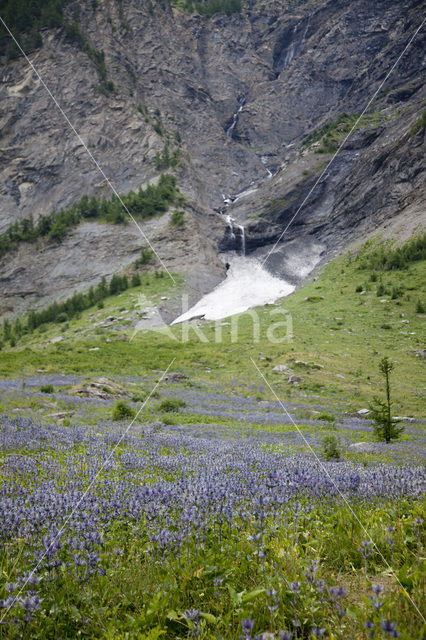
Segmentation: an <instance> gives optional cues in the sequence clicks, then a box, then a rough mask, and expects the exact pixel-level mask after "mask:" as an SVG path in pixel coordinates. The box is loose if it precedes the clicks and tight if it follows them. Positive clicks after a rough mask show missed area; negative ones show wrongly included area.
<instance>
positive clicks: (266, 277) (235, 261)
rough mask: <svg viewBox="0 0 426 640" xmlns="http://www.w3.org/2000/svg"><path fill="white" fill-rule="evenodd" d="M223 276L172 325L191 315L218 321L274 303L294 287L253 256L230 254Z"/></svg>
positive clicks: (184, 320)
mask: <svg viewBox="0 0 426 640" xmlns="http://www.w3.org/2000/svg"><path fill="white" fill-rule="evenodd" d="M228 262H229V264H230V267H229V269H228V272H227V277H226V278H225V280H223V282H221V283H220V284H219V285H218V286H217V287H216V288H215V289H213V291H211V292H210V293H208V294H207V295H205V296H204V297H203V298H201V300H199V301H198V302H197V304H196V305H194V306H193V307H192V308H191V309H189V310H188V311H186V312H185V313H182V315H180V316H179V317H178V318H176V319H175V320H173V322H172V324H178V323H180V322H186V321H188V320H192V319H193V318H203V319H204V320H220V319H221V318H227V317H228V316H232V315H235V314H237V313H243V311H247V309H251V308H252V307H257V306H260V305H264V304H268V303H271V302H275V301H276V300H279V299H280V298H284V297H285V296H288V295H289V294H290V293H292V292H293V291H294V289H295V287H294V286H293V285H291V284H289V283H288V282H286V281H285V280H281V279H280V278H276V277H275V276H273V275H271V274H270V273H269V272H268V271H267V270H266V269H265V268H264V267H262V265H261V264H260V262H259V261H258V260H257V259H255V258H248V257H245V256H232V257H231V258H230V259H229V261H228Z"/></svg>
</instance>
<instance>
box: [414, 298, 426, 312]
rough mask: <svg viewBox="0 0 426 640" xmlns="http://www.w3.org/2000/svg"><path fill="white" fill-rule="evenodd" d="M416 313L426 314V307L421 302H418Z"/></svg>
mask: <svg viewBox="0 0 426 640" xmlns="http://www.w3.org/2000/svg"><path fill="white" fill-rule="evenodd" d="M416 313H425V305H424V304H423V302H422V301H421V300H417V303H416Z"/></svg>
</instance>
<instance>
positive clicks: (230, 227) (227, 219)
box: [225, 216, 236, 242]
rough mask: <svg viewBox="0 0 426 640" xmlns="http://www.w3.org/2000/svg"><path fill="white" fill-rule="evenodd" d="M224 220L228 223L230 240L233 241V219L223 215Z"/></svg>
mask: <svg viewBox="0 0 426 640" xmlns="http://www.w3.org/2000/svg"><path fill="white" fill-rule="evenodd" d="M225 220H226V222H227V223H228V229H229V235H230V236H231V240H232V242H235V240H236V238H235V232H234V220H233V218H231V216H226V217H225Z"/></svg>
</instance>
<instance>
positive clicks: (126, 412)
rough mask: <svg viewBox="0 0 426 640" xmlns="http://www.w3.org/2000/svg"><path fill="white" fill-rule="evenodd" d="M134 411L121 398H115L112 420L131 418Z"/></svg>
mask: <svg viewBox="0 0 426 640" xmlns="http://www.w3.org/2000/svg"><path fill="white" fill-rule="evenodd" d="M134 415H135V412H134V411H133V409H132V407H130V406H129V405H128V404H126V403H125V402H124V401H123V400H117V402H116V403H115V405H114V406H113V408H112V419H113V420H125V419H126V418H133V417H134Z"/></svg>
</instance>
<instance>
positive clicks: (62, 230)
mask: <svg viewBox="0 0 426 640" xmlns="http://www.w3.org/2000/svg"><path fill="white" fill-rule="evenodd" d="M177 195H178V190H177V188H176V178H175V176H172V175H170V174H163V175H162V176H161V177H160V179H159V181H158V184H157V185H148V186H147V187H146V188H145V189H142V187H140V188H139V189H138V190H137V191H130V192H129V193H127V194H126V195H121V196H120V198H121V202H120V199H119V198H118V197H117V196H116V195H113V197H112V198H111V199H110V200H106V199H105V198H102V199H97V198H96V197H95V196H92V197H91V198H89V197H88V196H87V195H84V196H83V197H82V198H81V200H80V202H78V203H77V204H75V205H73V206H72V207H70V208H69V209H60V210H59V211H52V213H50V214H49V215H46V216H44V215H42V216H41V217H40V218H39V220H38V222H37V224H35V223H34V221H33V218H32V217H30V218H24V219H23V220H20V221H17V222H15V223H14V224H12V225H11V226H10V227H9V229H8V230H7V231H5V233H3V234H2V235H0V257H1V256H3V255H4V254H5V253H7V252H8V251H10V250H11V249H13V248H15V247H16V246H17V245H18V244H19V243H20V242H34V241H36V240H37V239H38V238H41V237H47V238H49V239H51V240H56V241H58V242H60V241H61V240H62V239H63V238H64V236H65V235H66V234H67V232H68V231H69V229H71V228H72V227H75V226H76V225H78V224H79V223H80V222H82V221H83V220H101V221H102V220H103V221H105V222H111V223H114V224H117V223H120V222H127V221H128V215H127V213H126V211H125V209H124V207H123V204H124V206H125V207H126V208H127V210H128V211H129V213H131V214H132V216H133V217H135V218H137V219H142V220H145V219H148V218H152V217H153V216H155V215H157V214H161V213H164V212H165V211H167V209H168V208H169V205H170V204H171V203H172V202H174V201H175V200H176V199H177ZM122 203H123V204H122Z"/></svg>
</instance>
